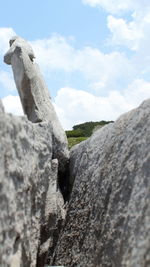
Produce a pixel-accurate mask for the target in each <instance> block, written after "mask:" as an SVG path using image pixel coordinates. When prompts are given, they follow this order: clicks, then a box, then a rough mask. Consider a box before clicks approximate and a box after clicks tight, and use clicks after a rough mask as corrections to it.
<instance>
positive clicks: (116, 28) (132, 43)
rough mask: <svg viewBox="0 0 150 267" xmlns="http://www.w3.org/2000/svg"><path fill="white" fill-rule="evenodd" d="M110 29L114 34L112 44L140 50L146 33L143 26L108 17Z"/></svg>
mask: <svg viewBox="0 0 150 267" xmlns="http://www.w3.org/2000/svg"><path fill="white" fill-rule="evenodd" d="M107 20H108V24H107V26H108V28H109V29H110V31H111V33H112V43H113V44H117V45H123V46H127V47H128V48H130V49H132V50H135V51H136V50H138V49H139V45H140V42H141V40H142V39H143V38H144V33H143V30H142V27H141V25H138V24H137V23H136V22H135V21H131V22H126V21H125V20H124V19H122V18H119V19H118V18H115V17H113V16H111V15H110V16H108V18H107Z"/></svg>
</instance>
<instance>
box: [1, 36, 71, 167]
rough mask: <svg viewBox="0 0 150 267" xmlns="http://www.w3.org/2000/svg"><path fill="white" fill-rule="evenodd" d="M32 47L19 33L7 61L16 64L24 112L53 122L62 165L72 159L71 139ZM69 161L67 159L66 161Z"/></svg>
mask: <svg viewBox="0 0 150 267" xmlns="http://www.w3.org/2000/svg"><path fill="white" fill-rule="evenodd" d="M34 58H35V56H34V52H33V50H32V48H31V46H30V45H29V44H28V43H27V42H26V41H25V40H24V39H22V38H20V37H18V36H16V37H13V38H12V39H11V40H10V49H9V51H8V52H7V53H6V54H5V56H4V62H5V63H6V64H9V65H11V66H12V69H13V74H14V79H15V83H16V87H17V89H18V93H19V95H20V99H21V103H22V106H23V110H24V113H25V114H26V115H27V117H28V119H29V120H30V121H32V122H33V123H37V122H41V121H49V122H50V124H51V127H52V133H53V157H54V158H57V159H59V168H60V169H63V170H64V168H65V165H66V161H67V160H68V149H67V138H66V135H65V133H64V130H63V129H62V127H61V125H60V123H59V121H58V118H57V115H56V112H55V110H54V108H53V105H52V103H51V99H50V95H49V92H48V89H47V87H46V85H45V82H44V80H43V77H42V75H41V73H40V71H39V67H38V65H37V64H36V63H35V62H34V61H33V59H34ZM64 161H65V162H64Z"/></svg>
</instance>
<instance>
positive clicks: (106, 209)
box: [51, 100, 150, 267]
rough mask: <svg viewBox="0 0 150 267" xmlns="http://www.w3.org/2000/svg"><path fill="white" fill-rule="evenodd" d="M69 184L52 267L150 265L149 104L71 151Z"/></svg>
mask: <svg viewBox="0 0 150 267" xmlns="http://www.w3.org/2000/svg"><path fill="white" fill-rule="evenodd" d="M73 182H74V185H73ZM70 183H71V186H72V185H73V191H72V194H71V199H70V203H69V207H68V211H67V217H66V222H65V226H64V228H63V230H62V233H61V235H60V238H59V242H58V246H57V247H56V251H55V255H54V258H53V261H52V263H51V265H64V266H67V267H75V266H77V267H83V266H88V267H104V266H105V267H135V266H136V267H149V266H150V100H147V101H145V102H144V103H143V104H142V105H141V106H140V107H139V108H138V109H135V110H133V111H131V112H129V113H127V114H125V115H123V116H121V117H120V118H119V119H118V120H117V121H116V122H115V123H113V124H109V125H108V126H105V127H103V128H101V129H100V130H97V131H96V132H95V133H94V134H93V135H92V137H91V138H90V139H88V140H86V141H84V142H82V143H81V144H79V145H77V146H75V147H74V148H73V149H72V151H71V155H70Z"/></svg>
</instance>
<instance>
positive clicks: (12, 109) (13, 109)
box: [2, 95, 23, 115]
mask: <svg viewBox="0 0 150 267" xmlns="http://www.w3.org/2000/svg"><path fill="white" fill-rule="evenodd" d="M2 102H3V105H4V108H5V112H7V113H12V114H14V115H23V110H22V106H21V102H20V98H19V96H12V95H8V96H6V97H4V98H2Z"/></svg>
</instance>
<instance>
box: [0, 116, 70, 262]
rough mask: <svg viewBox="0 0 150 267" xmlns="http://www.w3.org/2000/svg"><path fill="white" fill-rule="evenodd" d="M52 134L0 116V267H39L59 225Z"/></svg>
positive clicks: (60, 206) (61, 217)
mask: <svg viewBox="0 0 150 267" xmlns="http://www.w3.org/2000/svg"><path fill="white" fill-rule="evenodd" d="M52 145H53V144H52V128H51V125H50V124H49V123H39V124H33V123H31V122H29V121H28V120H27V118H25V117H22V118H19V117H15V116H11V115H7V114H4V113H0V151H1V153H0V170H1V171H0V210H1V212H0V266H1V267H8V266H9V267H21V266H23V267H30V266H31V267H35V266H38V267H40V266H44V264H43V263H44V259H43V257H45V255H46V253H47V251H48V248H52V247H53V246H54V239H53V235H54V234H55V232H56V230H55V229H57V228H58V227H59V225H60V224H61V223H62V222H63V220H64V216H65V210H64V209H63V205H64V202H63V197H62V196H61V193H60V192H59V190H58V185H57V173H58V160H57V159H52V150H53V149H52Z"/></svg>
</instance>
